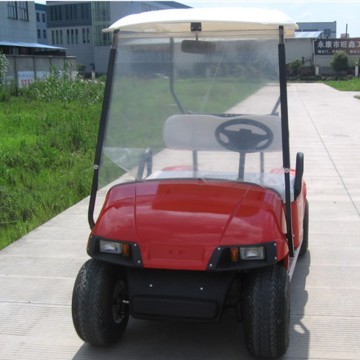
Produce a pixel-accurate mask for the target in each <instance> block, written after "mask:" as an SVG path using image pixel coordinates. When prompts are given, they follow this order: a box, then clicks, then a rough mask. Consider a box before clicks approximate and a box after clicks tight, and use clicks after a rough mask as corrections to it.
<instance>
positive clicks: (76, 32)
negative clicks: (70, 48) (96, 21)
mask: <svg viewBox="0 0 360 360" xmlns="http://www.w3.org/2000/svg"><path fill="white" fill-rule="evenodd" d="M78 43H79V30H78V29H75V44H78Z"/></svg>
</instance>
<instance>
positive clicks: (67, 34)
mask: <svg viewBox="0 0 360 360" xmlns="http://www.w3.org/2000/svg"><path fill="white" fill-rule="evenodd" d="M66 43H67V44H68V45H69V44H70V30H69V29H67V30H66Z"/></svg>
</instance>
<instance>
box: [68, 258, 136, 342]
mask: <svg viewBox="0 0 360 360" xmlns="http://www.w3.org/2000/svg"><path fill="white" fill-rule="evenodd" d="M127 300H128V297H127V286H126V278H125V273H124V272H123V271H122V269H119V268H117V267H114V266H111V265H108V264H105V263H103V262H100V261H97V260H94V259H90V260H88V261H87V262H86V263H85V264H84V265H83V266H82V268H81V269H80V271H79V274H78V276H77V278H76V281H75V285H74V290H73V296H72V318H73V323H74V327H75V330H76V332H77V334H78V335H79V337H80V338H81V339H82V340H84V341H85V342H87V343H89V344H90V345H93V346H106V345H111V344H113V343H115V342H117V341H118V340H119V339H120V337H121V335H122V334H123V332H124V331H125V328H126V325H127V322H128V319H129V306H128V304H127Z"/></svg>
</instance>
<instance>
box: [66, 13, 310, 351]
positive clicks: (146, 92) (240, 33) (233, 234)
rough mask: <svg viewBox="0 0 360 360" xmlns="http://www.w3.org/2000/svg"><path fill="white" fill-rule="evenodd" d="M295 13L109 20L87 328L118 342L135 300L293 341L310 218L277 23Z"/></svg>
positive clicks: (82, 288)
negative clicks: (226, 316) (294, 281)
mask: <svg viewBox="0 0 360 360" xmlns="http://www.w3.org/2000/svg"><path fill="white" fill-rule="evenodd" d="M296 28H297V25H296V24H295V23H294V22H293V21H292V20H291V19H289V18H288V17H287V16H286V15H284V14H282V13H279V12H274V11H266V10H264V11H263V10H259V9H256V10H254V9H242V8H223V9H215V8H212V9H178V10H163V11H156V12H148V13H141V14H138V15H131V16H128V17H125V18H122V19H120V20H119V21H117V22H116V23H115V24H113V25H112V26H110V28H109V29H107V30H106V31H107V33H110V34H112V36H113V46H112V48H111V51H110V60H109V68H108V77H107V84H106V89H105V100H104V104H103V110H102V116H101V124H100V129H99V136H98V145H97V150H96V159H95V166H94V178H93V187H92V193H91V197H90V205H89V223H90V226H91V234H90V237H89V241H88V245H87V252H88V254H89V255H90V256H91V259H90V260H89V261H87V262H86V263H85V264H84V265H83V267H82V268H81V270H80V272H79V274H78V277H77V279H76V282H75V286H74V292H73V299H72V315H73V322H74V325H75V329H76V331H77V333H78V335H79V336H80V338H81V339H83V340H84V341H86V342H88V343H89V344H91V345H95V346H105V345H109V344H112V343H114V342H116V341H118V340H119V339H120V337H121V335H122V333H123V332H124V331H125V328H126V325H127V322H128V318H129V315H131V316H132V317H134V318H136V319H187V320H194V321H196V320H198V321H215V320H218V319H219V318H220V317H221V315H222V313H223V311H224V310H225V309H226V308H228V307H232V308H234V309H235V310H236V312H237V314H238V317H239V318H241V319H242V320H243V323H244V325H243V326H244V333H245V341H246V345H247V348H248V350H249V351H250V352H251V353H252V354H254V355H256V356H258V357H263V358H276V357H279V356H281V355H282V354H284V353H285V352H286V350H287V348H288V343H289V321H290V281H291V277H292V274H293V272H294V269H295V265H296V261H297V258H298V256H299V255H300V256H301V255H303V254H305V252H306V251H307V247H308V221H309V213H308V202H307V199H306V184H305V182H304V180H303V169H304V156H303V154H302V153H298V154H297V156H296V169H295V170H291V169H290V151H289V134H288V133H289V130H288V110H287V89H286V75H285V74H286V69H285V66H286V61H285V38H286V37H291V36H293V35H294V31H295V29H296ZM105 193H106V196H105ZM104 196H105V198H104ZM96 202H103V206H102V209H101V211H100V213H99V215H98V217H97V220H96V222H95V221H94V216H95V215H94V212H95V203H96Z"/></svg>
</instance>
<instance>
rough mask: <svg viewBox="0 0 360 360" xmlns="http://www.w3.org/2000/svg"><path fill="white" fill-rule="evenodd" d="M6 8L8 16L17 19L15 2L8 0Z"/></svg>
mask: <svg viewBox="0 0 360 360" xmlns="http://www.w3.org/2000/svg"><path fill="white" fill-rule="evenodd" d="M7 10H8V18H9V19H14V20H17V18H18V12H17V2H16V1H8V3H7Z"/></svg>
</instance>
